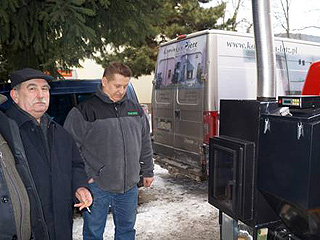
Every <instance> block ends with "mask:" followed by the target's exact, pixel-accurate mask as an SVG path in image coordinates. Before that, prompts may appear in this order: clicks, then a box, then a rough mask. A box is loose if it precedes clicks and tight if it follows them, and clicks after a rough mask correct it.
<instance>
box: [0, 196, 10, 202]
mask: <svg viewBox="0 0 320 240" xmlns="http://www.w3.org/2000/svg"><path fill="white" fill-rule="evenodd" d="M1 200H2V202H3V203H7V202H9V197H8V196H3V197H2V198H1Z"/></svg>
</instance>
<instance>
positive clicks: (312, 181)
mask: <svg viewBox="0 0 320 240" xmlns="http://www.w3.org/2000/svg"><path fill="white" fill-rule="evenodd" d="M278 99H279V100H278V102H275V101H274V102H260V101H255V100H222V101H221V104H220V106H221V108H220V136H219V137H214V138H211V139H210V144H209V149H210V150H209V151H210V155H209V157H210V160H209V162H210V165H209V203H211V204H212V205H214V206H215V207H217V208H218V209H219V210H220V212H221V214H224V215H227V216H228V217H230V219H232V221H235V222H241V224H243V225H244V226H247V227H248V229H249V230H248V231H249V232H250V234H251V235H252V236H253V239H261V237H259V236H260V234H261V229H265V230H266V231H265V232H266V233H265V234H266V235H265V239H295V240H298V239H299V240H309V239H312V240H315V239H320V187H319V182H320V108H319V106H318V104H309V103H310V102H313V103H317V102H318V101H319V97H318V96H312V97H311V96H291V97H290V96H285V97H279V98H278ZM297 99H298V100H297ZM310 100H312V101H310ZM290 101H291V103H293V102H295V103H296V102H297V101H298V102H299V104H298V105H297V104H293V106H292V104H289V103H290ZM284 106H285V107H284ZM287 106H289V108H288V107H287ZM220 220H221V221H222V218H221V219H220ZM228 231H230V230H228ZM228 231H225V232H228ZM233 231H234V230H233ZM236 231H240V229H236ZM222 233H223V231H222ZM230 236H231V235H230ZM221 239H228V238H227V237H226V238H225V237H224V236H221Z"/></svg>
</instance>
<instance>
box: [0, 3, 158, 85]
mask: <svg viewBox="0 0 320 240" xmlns="http://www.w3.org/2000/svg"><path fill="white" fill-rule="evenodd" d="M157 5H158V1H157V0H148V1H144V0H121V1H120V0H45V1H39V0H0V6H1V7H0V31H1V34H0V79H2V80H6V79H7V75H8V72H11V71H13V70H17V69H21V68H23V67H33V68H36V69H40V70H48V71H50V73H51V74H52V75H54V76H57V74H58V73H57V69H58V68H59V67H62V68H64V69H67V68H69V67H72V66H79V60H81V59H84V58H92V57H93V55H94V53H95V52H99V51H102V52H104V51H105V48H106V46H107V45H108V44H110V43H112V44H113V45H114V46H116V47H118V46H122V45H125V46H133V47H137V46H142V45H143V44H144V43H145V40H146V39H147V38H148V37H149V36H152V35H154V33H153V27H152V26H153V25H155V22H154V21H155V20H154V19H157V12H155V11H154V9H156V6H157Z"/></svg>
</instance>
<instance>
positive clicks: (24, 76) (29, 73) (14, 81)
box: [9, 68, 53, 88]
mask: <svg viewBox="0 0 320 240" xmlns="http://www.w3.org/2000/svg"><path fill="white" fill-rule="evenodd" d="M9 78H10V80H11V87H12V88H13V87H15V86H16V85H18V84H19V83H22V82H25V81H28V80H30V79H44V80H47V81H51V80H53V77H51V76H49V75H47V74H45V73H43V72H41V71H39V70H35V69H32V68H24V69H21V70H18V71H15V72H12V73H10V74H9Z"/></svg>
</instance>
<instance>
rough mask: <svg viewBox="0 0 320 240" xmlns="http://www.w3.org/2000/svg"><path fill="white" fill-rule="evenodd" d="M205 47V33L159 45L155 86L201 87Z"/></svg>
mask: <svg viewBox="0 0 320 240" xmlns="http://www.w3.org/2000/svg"><path fill="white" fill-rule="evenodd" d="M205 48H206V36H205V35H204V36H198V37H194V38H189V39H185V40H182V41H178V42H176V43H172V44H170V45H165V46H162V47H160V50H159V55H158V64H157V70H156V75H155V76H156V86H155V87H156V88H163V87H165V88H167V87H182V88H185V87H187V88H188V87H192V88H199V87H203V77H202V75H203V73H204V72H205V71H206V69H205V67H206V65H205V59H206V56H205V55H206V51H205Z"/></svg>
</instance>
